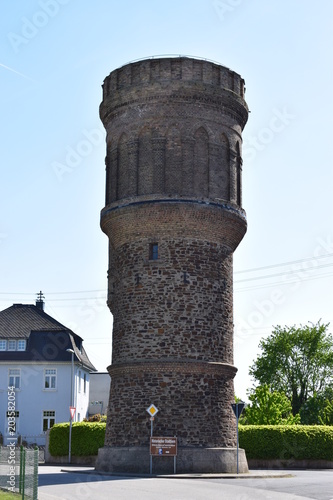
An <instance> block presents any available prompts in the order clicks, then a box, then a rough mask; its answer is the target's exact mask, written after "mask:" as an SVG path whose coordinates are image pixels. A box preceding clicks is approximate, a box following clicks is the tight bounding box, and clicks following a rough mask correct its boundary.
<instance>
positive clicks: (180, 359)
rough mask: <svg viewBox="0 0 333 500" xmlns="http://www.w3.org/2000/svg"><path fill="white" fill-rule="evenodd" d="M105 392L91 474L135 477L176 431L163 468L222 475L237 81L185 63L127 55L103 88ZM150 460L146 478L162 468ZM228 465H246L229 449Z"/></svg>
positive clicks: (239, 119) (240, 104)
mask: <svg viewBox="0 0 333 500" xmlns="http://www.w3.org/2000/svg"><path fill="white" fill-rule="evenodd" d="M100 116H101V119H102V122H103V124H104V127H105V129H106V133H107V156H106V206H105V208H104V209H103V210H102V213H101V227H102V230H103V231H104V232H105V233H106V234H107V236H108V238H109V272H108V306H109V308H110V310H111V312H112V314H113V321H114V323H113V343H112V364H111V366H109V368H108V371H109V373H110V376H111V391H110V401H109V408H108V421H107V426H106V437H105V446H104V448H101V449H100V450H99V455H98V460H97V469H101V470H109V471H135V472H149V437H150V420H149V415H148V413H147V412H146V409H147V408H148V407H149V405H150V404H151V403H153V404H154V405H155V406H156V407H157V408H158V410H159V413H158V414H157V416H156V418H155V421H154V435H155V436H177V439H178V457H177V472H178V471H179V472H221V471H222V472H223V471H226V472H230V471H233V470H236V454H235V446H236V419H235V417H234V415H233V411H232V408H231V403H232V402H233V401H234V388H233V378H234V376H235V374H236V371H237V369H236V368H235V367H234V365H233V275H232V258H233V252H234V251H235V249H236V248H237V246H238V244H239V243H240V241H241V240H242V238H243V236H244V234H245V232H246V216H245V212H244V210H243V209H242V178H241V177H242V157H241V146H242V130H243V128H244V126H245V124H246V121H247V118H248V108H247V105H246V102H245V100H244V80H243V79H242V78H241V77H240V76H239V75H238V74H237V73H235V72H234V71H231V70H230V69H228V68H226V67H223V66H220V65H218V64H215V63H212V62H209V61H206V60H199V59H195V58H188V57H179V58H178V57H176V58H159V59H147V60H140V61H138V62H134V63H130V64H127V65H125V66H123V67H121V68H119V69H116V70H115V71H112V73H111V74H110V75H109V76H108V77H107V78H106V79H105V81H104V85H103V101H102V104H101V107H100ZM171 460H172V459H171V458H170V457H169V458H167V457H166V458H160V457H157V458H154V463H153V470H154V472H157V471H159V470H162V469H163V470H167V469H168V468H170V469H171V470H172V465H171V462H170V461H171ZM240 470H241V471H246V470H247V463H246V458H245V454H244V453H243V452H242V453H240Z"/></svg>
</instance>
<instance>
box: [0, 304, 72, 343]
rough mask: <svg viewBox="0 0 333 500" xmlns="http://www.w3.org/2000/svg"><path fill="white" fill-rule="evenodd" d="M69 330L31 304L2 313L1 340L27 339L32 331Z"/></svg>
mask: <svg viewBox="0 0 333 500" xmlns="http://www.w3.org/2000/svg"><path fill="white" fill-rule="evenodd" d="M45 329H48V330H67V328H66V326H64V325H62V324H61V323H59V321H57V320H56V319H54V318H51V316H49V315H48V314H46V313H45V312H44V311H43V310H42V309H39V308H38V307H36V306H34V305H30V304H14V305H12V306H11V307H8V309H4V310H3V311H0V338H4V339H8V338H12V339H20V338H23V339H27V338H28V337H29V335H30V332H31V330H45Z"/></svg>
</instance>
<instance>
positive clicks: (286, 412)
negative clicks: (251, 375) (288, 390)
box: [240, 384, 300, 425]
mask: <svg viewBox="0 0 333 500" xmlns="http://www.w3.org/2000/svg"><path fill="white" fill-rule="evenodd" d="M249 400H250V401H251V403H252V404H251V406H247V407H246V408H245V410H244V412H243V415H244V416H243V415H242V417H241V420H240V423H241V424H252V425H279V424H284V425H293V424H299V423H300V417H299V415H296V416H295V417H294V416H293V415H292V408H291V403H290V401H289V399H288V398H287V396H286V395H285V394H284V393H283V392H279V391H271V390H270V388H269V386H268V385H266V384H265V385H262V386H260V385H259V386H258V387H256V388H255V389H254V390H253V391H252V393H251V394H250V395H249Z"/></svg>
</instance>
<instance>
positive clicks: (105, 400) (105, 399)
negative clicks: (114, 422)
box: [89, 372, 111, 415]
mask: <svg viewBox="0 0 333 500" xmlns="http://www.w3.org/2000/svg"><path fill="white" fill-rule="evenodd" d="M110 383H111V378H110V375H109V374H108V373H107V372H97V373H91V374H90V396H89V398H90V399H89V402H90V404H89V415H95V414H96V413H102V414H103V415H106V411H107V408H108V404H109V393H110ZM95 402H102V404H93V403H95Z"/></svg>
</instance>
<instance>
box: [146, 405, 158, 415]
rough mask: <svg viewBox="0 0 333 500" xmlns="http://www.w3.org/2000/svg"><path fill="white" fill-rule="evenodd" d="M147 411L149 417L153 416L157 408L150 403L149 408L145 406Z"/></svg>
mask: <svg viewBox="0 0 333 500" xmlns="http://www.w3.org/2000/svg"><path fill="white" fill-rule="evenodd" d="M147 412H148V413H149V415H150V416H151V417H154V416H155V415H156V413H157V412H158V409H157V408H156V406H155V405H150V406H149V408H147Z"/></svg>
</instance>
